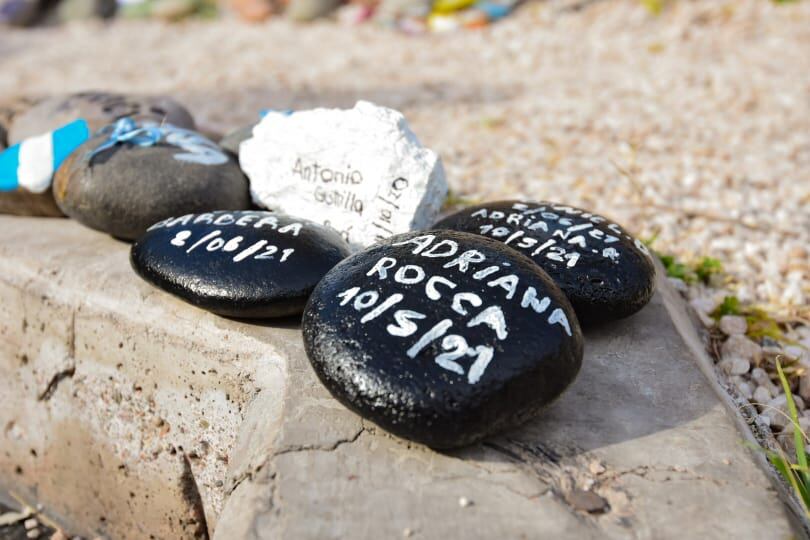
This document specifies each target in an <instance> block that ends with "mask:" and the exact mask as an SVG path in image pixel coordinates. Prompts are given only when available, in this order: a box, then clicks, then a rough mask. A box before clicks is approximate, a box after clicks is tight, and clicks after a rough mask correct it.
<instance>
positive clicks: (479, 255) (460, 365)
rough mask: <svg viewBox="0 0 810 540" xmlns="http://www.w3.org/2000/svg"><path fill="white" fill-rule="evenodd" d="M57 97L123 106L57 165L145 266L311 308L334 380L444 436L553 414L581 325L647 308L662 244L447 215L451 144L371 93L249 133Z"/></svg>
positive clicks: (579, 219) (218, 305)
mask: <svg viewBox="0 0 810 540" xmlns="http://www.w3.org/2000/svg"><path fill="white" fill-rule="evenodd" d="M39 107H41V108H42V109H43V110H44V111H45V112H41V113H36V111H34V112H29V113H28V114H27V115H26V116H24V117H22V118H23V119H25V118H26V117H28V118H38V117H42V118H46V119H49V118H51V117H52V116H57V115H58V114H61V113H62V111H64V110H66V109H70V107H73V108H74V109H78V110H79V112H78V113H74V114H70V113H65V114H64V117H60V121H62V120H65V119H66V118H67V117H69V116H75V115H80V116H81V117H83V118H85V119H87V118H91V119H92V120H91V121H88V124H91V126H92V127H93V129H94V130H95V129H96V128H97V127H98V126H97V125H95V124H96V116H95V115H97V113H98V115H99V116H100V117H102V118H103V120H104V121H107V122H109V121H117V122H116V124H114V125H108V126H107V127H103V128H102V129H100V130H98V131H95V134H94V135H93V136H91V137H90V138H89V139H88V140H87V141H86V142H85V143H83V144H82V145H81V146H79V147H78V148H77V149H76V150H75V151H74V152H73V153H71V154H70V155H69V157H68V158H67V159H66V160H65V161H64V163H62V164H61V165H60V166H59V168H58V170H57V171H56V174H55V178H54V182H53V190H52V194H53V198H54V201H55V203H56V205H57V207H58V208H59V210H61V211H62V212H64V214H66V215H68V216H70V217H72V218H74V219H76V220H78V221H80V222H81V223H83V224H85V225H87V226H89V227H91V228H94V229H97V230H100V231H103V232H106V233H108V234H110V235H113V236H115V237H117V238H120V239H125V240H134V241H135V242H134V243H133V245H132V247H131V252H130V253H131V263H132V266H133V268H134V270H135V271H136V272H137V273H138V274H139V275H140V276H141V277H142V278H144V279H145V280H146V281H148V282H149V283H151V284H153V285H155V286H156V287H159V288H160V289H163V290H164V291H166V292H167V293H170V294H172V295H174V296H176V297H177V298H179V299H181V300H183V301H185V302H188V303H190V304H192V305H194V306H197V307H199V308H202V309H205V310H208V311H211V312H213V313H216V314H219V315H222V316H226V317H235V318H277V317H290V316H302V331H303V338H304V345H305V348H306V352H307V354H308V356H309V359H310V361H311V364H312V367H313V369H314V371H315V372H316V374H317V375H318V377H319V378H320V380H321V381H322V382H323V384H324V385H325V386H326V387H327V388H328V389H329V391H330V392H331V393H332V394H333V395H334V396H335V398H336V399H338V400H339V401H340V402H342V403H343V404H344V405H345V406H347V407H349V408H350V409H352V410H354V411H356V412H357V413H359V414H360V415H362V416H364V417H366V418H368V419H370V420H372V421H373V422H375V423H376V424H378V425H379V426H381V427H383V428H384V429H386V430H388V431H390V432H392V433H394V434H397V435H399V436H402V437H405V438H408V439H411V440H414V441H418V442H421V443H424V444H427V445H429V446H432V447H436V448H448V447H455V446H460V445H464V444H468V443H471V442H473V441H476V440H479V439H481V438H483V437H485V436H487V435H489V434H491V433H493V432H496V431H500V430H503V429H506V428H509V427H512V426H515V425H517V424H519V423H521V422H523V421H525V420H526V419H527V418H530V417H532V416H534V415H536V414H537V413H538V411H540V410H541V409H542V408H543V407H545V406H546V405H548V404H549V403H550V402H552V401H553V400H554V399H556V398H557V397H558V396H559V395H560V394H561V393H562V392H563V391H564V390H565V389H566V388H567V387H568V386H569V385H570V384H571V383H572V382H573V381H574V379H575V378H576V376H577V373H578V372H579V369H580V365H581V362H582V356H583V346H584V343H583V341H584V340H583V335H582V330H581V326H580V325H581V324H582V325H592V324H600V323H604V322H607V321H612V320H616V319H620V318H622V317H627V316H630V315H632V314H633V313H635V312H637V311H638V310H639V309H641V308H642V307H643V306H644V305H645V304H646V303H647V302H648V301H649V300H650V298H651V296H652V294H653V290H654V276H655V271H654V267H653V265H652V262H651V260H650V257H649V253H647V250H646V248H645V247H644V246H643V245H642V244H641V243H640V242H638V241H637V240H635V239H634V238H633V237H632V236H631V235H629V234H628V233H627V232H626V231H625V230H624V229H622V228H621V227H620V226H619V225H617V224H615V223H612V222H610V221H609V220H607V219H606V218H604V217H602V216H599V215H596V214H593V213H591V212H588V211H586V210H582V209H578V208H574V207H571V206H567V205H562V204H557V203H553V202H528V201H500V202H492V203H487V204H484V205H481V206H478V207H474V208H468V209H465V210H462V211H460V212H458V213H456V214H453V215H451V216H447V217H445V218H444V219H442V220H440V221H438V222H436V218H437V215H438V212H439V209H440V207H441V204H442V202H443V200H444V198H445V196H446V193H447V184H446V181H445V178H444V169H443V167H442V164H441V160H440V159H439V158H438V156H437V155H436V154H435V153H434V152H432V151H430V150H428V149H426V148H424V147H423V146H422V145H421V144H420V143H419V141H418V140H417V139H416V137H415V135H414V134H413V133H412V132H411V131H410V129H409V128H408V126H407V124H406V123H405V120H404V118H403V117H402V115H401V114H399V113H397V112H396V111H391V110H389V109H384V108H381V107H376V106H374V105H372V104H370V103H365V102H361V103H358V105H357V106H356V107H355V108H354V109H351V110H347V111H338V110H322V109H319V110H314V111H308V112H300V113H294V114H289V113H274V112H270V113H267V114H265V115H264V116H263V118H262V119H261V120H260V122H259V123H258V124H257V125H256V126H255V127H254V128H253V129H252V130H251V136H250V137H248V138H245V139H244V140H236V141H231V144H232V146H231V152H229V151H227V150H224V149H223V148H222V147H221V146H219V145H217V144H215V143H213V142H211V141H209V140H208V139H206V138H205V137H203V136H202V135H200V134H199V133H196V132H195V131H193V129H192V127H193V120H191V118H190V116H187V114H186V115H184V114H183V113H182V111H181V110H179V109H175V110H170V109H171V108H170V107H168V106H163V107H161V108H158V107H157V106H155V105H152V104H150V105H147V104H146V102H130V101H129V100H127V99H113V98H104V99H101V98H99V97H98V95H96V94H83V95H79V96H74V97H72V98H71V99H70V100H68V101H67V102H66V104H65V103H63V105H58V104H57V103H56V102H45V103H43V104H41V105H40V106H39ZM94 107H95V108H94ZM99 107H101V109H100V112H99V109H98V108H99ZM71 110H72V109H71ZM46 113H47V114H46ZM104 114H107V116H106V117H104ZM152 114H155V115H159V116H161V119H160V120H161V121H160V122H159V123H155V122H150V120H151V118H149V117H148V116H149V115H152ZM121 115H123V118H125V119H130V120H131V121H132V122H130V120H124V121H122V120H121V118H122V116H121ZM133 115H135V116H136V118H133V117H132V116H133ZM140 115H146V116H147V118H140V117H138V116H140ZM170 116H171V117H173V119H175V122H176V123H177V124H181V125H185V127H181V126H179V125H175V124H172V123H167V122H165V121H164V120H165V119H166V118H167V117H170ZM98 123H102V122H98ZM47 127H49V128H50V127H51V126H50V125H48V126H47ZM31 129H32V128H26V124H25V122H23V124H22V125H21V126H18V125H17V124H16V122H15V124H14V125H12V133H14V132H18V133H19V132H22V133H30V132H31V131H30V130H31ZM26 130H28V131H26ZM34 131H35V130H34ZM234 154H238V158H239V163H237V162H236V161H235V160H234ZM251 196H252V199H253V200H252V201H251ZM2 197H3V195H2V194H0V200H1V199H2ZM251 203H255V204H256V205H259V206H261V207H264V208H268V209H269V210H270V211H265V210H256V209H253V208H251Z"/></svg>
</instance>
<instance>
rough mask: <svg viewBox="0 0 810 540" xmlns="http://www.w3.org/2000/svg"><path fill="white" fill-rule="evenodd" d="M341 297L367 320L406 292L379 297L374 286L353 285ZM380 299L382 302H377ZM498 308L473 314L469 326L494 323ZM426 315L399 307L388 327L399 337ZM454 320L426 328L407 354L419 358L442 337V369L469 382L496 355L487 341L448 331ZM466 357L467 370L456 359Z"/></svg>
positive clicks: (501, 333)
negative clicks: (469, 360)
mask: <svg viewBox="0 0 810 540" xmlns="http://www.w3.org/2000/svg"><path fill="white" fill-rule="evenodd" d="M337 296H338V298H340V299H341V301H340V305H341V306H346V305H348V304H349V303H350V302H351V306H352V307H353V308H354V309H355V311H358V312H364V311H365V313H364V315H363V317H362V318H361V319H360V323H361V324H366V323H368V322H370V321H372V320H374V319H376V318H377V317H379V316H380V315H382V314H383V313H385V312H386V311H388V310H389V309H390V308H392V307H393V306H395V305H396V304H398V303H400V302H401V301H402V300H403V299H404V296H403V295H402V294H400V293H394V294H392V295H390V296H389V297H388V298H386V299H384V300H382V301H381V302H380V301H379V300H380V294H379V293H378V292H377V291H375V290H367V291H361V290H360V287H352V288H350V289H347V290H345V291H343V292H341V293H340V294H338V295H337ZM378 302H379V303H378ZM496 310H497V313H500V308H499V307H497V306H492V307H490V308H487V309H485V310H484V311H483V312H481V313H480V314H479V315H478V316H477V317H474V318H473V319H472V320H470V322H469V323H468V324H467V327H473V326H477V325H479V324H488V325H492V316H493V313H494V312H495V311H496ZM426 317H427V315H425V314H424V313H420V312H418V311H412V310H408V309H400V310H396V311H395V312H394V313H393V318H394V323H395V324H389V325H388V326H386V331H387V332H388V333H389V334H390V335H392V336H397V337H403V338H404V337H408V336H411V335H413V334H414V333H416V332H417V330H418V326H417V323H415V322H414V321H418V320H421V319H425V318H426ZM452 326H453V321H452V320H450V319H442V320H441V321H439V322H438V323H436V324H435V325H433V326H432V327H431V328H430V329H429V330H427V332H425V333H424V334H422V335H421V337H419V339H418V340H416V342H415V343H413V345H411V347H409V348H408V350H407V351H405V354H406V355H407V356H408V358H411V359H413V358H416V356H417V355H418V354H419V353H421V352H422V351H423V350H424V349H425V348H427V347H428V346H429V345H430V344H431V343H433V342H434V341H437V340H439V339H441V342H440V344H441V348H442V350H443V351H444V352H442V353H441V354H439V355H437V356H436V358H435V359H434V361H435V362H436V364H438V365H439V366H440V367H442V368H443V369H446V370H448V371H452V372H453V373H457V374H459V375H461V376H465V375H466V378H467V382H468V383H469V384H475V383H477V382H478V381H479V380H480V379H481V376H482V375H483V374H484V371H486V369H487V366H488V365H489V363H490V362H491V361H492V357H493V356H494V349H493V348H492V347H490V346H487V345H478V346H471V345H469V344H468V343H467V340H466V339H465V338H464V337H463V336H460V335H458V334H448V333H447V332H448V331H449V330H450V329H451V328H452ZM501 328H502V327H501V326H500V325H498V330H497V333H498V334H499V335H498V337H499V339H505V337H506V331H505V327H503V328H504V329H503V330H501ZM465 358H473V359H474V360H473V362H472V364H471V365H470V368H469V370H467V371H465V369H464V367H463V366H462V365H461V364H460V363H459V362H458V361H457V360H462V359H465Z"/></svg>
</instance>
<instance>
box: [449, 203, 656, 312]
mask: <svg viewBox="0 0 810 540" xmlns="http://www.w3.org/2000/svg"><path fill="white" fill-rule="evenodd" d="M435 227H437V228H447V229H453V230H458V231H465V232H470V233H475V234H480V235H482V236H486V237H488V238H494V239H496V240H499V241H501V242H503V243H504V244H506V245H508V246H509V247H511V248H513V249H515V250H517V251H520V252H521V253H524V254H526V255H527V256H529V257H531V258H532V260H533V261H534V262H535V263H536V264H537V265H538V266H540V267H541V268H542V269H543V270H545V271H546V272H548V274H549V275H550V276H551V278H552V279H553V280H554V282H555V283H556V284H557V285H558V286H559V287H560V288H561V289H562V290H563V292H564V293H565V295H566V296H567V297H568V299H569V300H570V301H571V303H572V304H573V306H574V310H576V312H577V317H578V318H579V320H580V321H581V322H582V323H583V324H590V323H597V322H604V321H610V320H614V319H620V318H622V317H627V316H628V315H632V314H633V313H635V312H637V311H638V310H640V309H641V308H642V307H644V305H645V304H647V302H649V301H650V298H651V297H652V294H653V290H654V282H655V268H654V267H653V264H652V259H651V258H650V254H649V251H648V249H647V247H646V246H645V245H644V244H642V243H641V242H640V241H638V240H637V239H635V238H633V237H632V236H630V233H628V232H627V231H625V230H624V229H623V228H622V227H620V226H619V225H617V224H616V223H612V222H611V221H609V220H608V219H607V218H604V217H602V216H599V215H596V214H593V213H591V212H588V211H587V210H583V209H580V208H574V207H571V206H567V205H563V204H560V203H554V202H545V201H543V202H527V201H497V202H495V201H493V202H488V203H484V204H481V205H478V206H474V207H472V208H465V209H464V210H461V211H459V212H457V213H455V214H453V215H451V216H448V217H446V218H444V219H442V220H441V221H439V222H438V223H437V224H436V225H435Z"/></svg>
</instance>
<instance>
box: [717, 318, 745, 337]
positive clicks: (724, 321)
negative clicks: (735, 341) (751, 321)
mask: <svg viewBox="0 0 810 540" xmlns="http://www.w3.org/2000/svg"><path fill="white" fill-rule="evenodd" d="M720 330H722V331H723V333H724V334H726V335H728V336H742V335H745V332H746V331H747V330H748V323H747V322H746V321H745V317H740V316H739V315H723V316H722V317H721V318H720Z"/></svg>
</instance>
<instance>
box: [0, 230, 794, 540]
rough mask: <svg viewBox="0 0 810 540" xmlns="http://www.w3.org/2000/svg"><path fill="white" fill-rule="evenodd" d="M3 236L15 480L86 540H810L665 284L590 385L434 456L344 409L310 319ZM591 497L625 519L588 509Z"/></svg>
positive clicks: (98, 237)
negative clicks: (243, 308) (259, 311)
mask: <svg viewBox="0 0 810 540" xmlns="http://www.w3.org/2000/svg"><path fill="white" fill-rule="evenodd" d="M0 230H2V231H3V233H4V236H3V240H2V241H0V276H2V279H0V369H1V370H2V373H3V374H4V376H3V377H0V395H2V396H3V407H2V408H0V426H2V428H3V431H2V437H3V439H2V448H3V452H0V486H3V487H13V488H14V489H13V491H15V492H16V493H18V494H20V495H21V496H23V497H26V498H29V499H30V500H34V494H36V498H38V500H40V501H41V502H43V503H44V504H45V505H46V507H47V508H50V509H52V510H53V512H54V514H55V517H56V518H57V520H58V521H59V522H60V523H64V524H70V525H72V526H71V527H68V529H69V530H71V531H76V532H77V533H80V534H83V535H84V536H87V537H93V536H95V535H96V534H99V535H104V536H105V537H108V538H124V539H126V538H145V537H149V535H150V534H152V535H154V536H155V537H158V538H193V537H195V536H196V535H199V536H202V535H204V534H205V533H206V530H207V531H208V532H210V533H211V534H213V535H214V537H215V538H219V539H227V540H231V539H235V540H239V539H243V538H274V539H276V538H279V539H286V538H290V539H299V538H300V539H308V538H353V539H365V538H373V539H379V538H400V537H402V536H403V535H404V532H405V531H406V530H407V531H410V534H411V535H412V537H414V538H461V537H468V538H517V537H521V536H522V537H526V538H560V539H563V540H565V539H580V538H584V539H591V538H593V539H596V538H600V539H601V538H627V537H637V538H672V537H680V538H700V537H711V538H739V539H748V538H750V539H759V538H786V537H789V536H791V534H797V535H799V534H801V535H803V534H805V533H804V529H801V530H798V531H796V532H795V533H791V530H790V527H789V523H790V517H789V516H793V517H795V516H799V515H800V514H801V511H800V510H798V507H796V506H791V507H790V508H791V509H792V510H791V511H789V512H786V511H785V509H784V508H783V506H782V505H781V503H780V502H779V499H778V497H776V496H775V494H774V491H773V490H772V489H770V488H771V486H772V485H773V486H775V487H776V488H777V489H778V490H779V492H780V493H782V494H785V493H787V491H786V490H785V489H784V488H783V485H782V484H780V483H774V484H771V483H769V481H768V476H767V475H766V474H764V473H763V469H761V468H760V467H758V466H757V465H758V464H759V465H762V466H764V463H765V460H764V457H763V456H762V455H761V454H760V453H752V452H750V451H749V450H748V447H747V445H746V444H741V443H740V438H741V432H738V431H737V430H738V429H742V428H744V426H745V423H744V421H743V420H742V419H741V418H740V417H738V416H736V412H735V411H736V410H737V408H736V404H735V403H732V402H730V401H729V398H728V396H727V395H726V394H724V393H722V390H721V389H720V388H719V387H718V385H717V384H716V382H715V380H714V379H713V378H711V379H707V378H706V377H707V376H709V377H713V366H712V365H711V361H710V360H709V358H708V356H707V355H706V354H705V352H704V351H703V349H702V347H703V346H702V343H701V341H700V338H699V337H698V335H697V334H696V333H695V331H694V328H693V326H692V323H691V322H690V320H689V319H688V317H687V315H686V312H685V311H684V309H683V304H682V302H681V301H680V299H679V298H678V297H677V295H676V293H674V291H672V290H671V289H670V288H669V287H667V286H666V284H665V283H664V282H663V279H661V281H660V282H659V290H658V292H657V293H656V294H655V295H654V297H653V299H652V301H651V302H650V304H649V305H648V306H647V307H645V308H644V309H643V310H641V311H640V312H639V313H637V314H636V315H634V316H632V317H630V318H628V319H626V320H624V321H622V322H621V323H616V324H609V325H606V326H604V327H602V328H598V329H593V330H591V331H588V332H586V341H587V347H586V352H585V359H584V362H583V368H582V372H581V373H580V376H579V378H578V379H577V380H576V381H575V382H574V384H573V385H572V386H571V388H570V389H569V391H568V392H567V393H565V394H564V395H563V396H562V397H561V398H560V399H559V400H558V401H557V402H555V403H554V404H552V405H551V406H550V407H549V408H548V410H547V411H546V412H545V413H544V414H541V415H540V416H539V417H538V418H536V419H534V420H533V421H531V422H530V423H528V424H526V425H524V426H522V427H520V428H518V429H515V430H513V431H512V432H509V433H506V434H503V435H501V436H498V437H495V438H492V439H489V440H486V441H485V442H483V443H481V444H477V445H475V446H472V447H469V448H465V449H463V450H459V451H455V452H451V453H439V452H433V451H430V450H427V449H426V448H424V447H422V446H419V445H413V444H407V443H404V442H402V441H401V440H399V439H396V438H393V437H389V436H387V435H386V434H385V433H383V432H381V431H380V430H375V429H373V428H372V427H371V426H369V425H367V424H365V423H364V422H363V421H362V420H360V418H359V417H357V416H356V415H354V414H352V413H350V412H349V411H347V410H346V409H345V408H343V407H342V406H340V405H339V404H338V403H337V402H336V401H335V400H333V399H332V398H330V397H329V394H328V393H327V391H326V389H325V388H323V387H322V386H321V385H320V384H319V383H318V381H317V379H316V378H315V375H314V374H313V373H312V371H311V369H310V368H309V365H308V362H307V360H306V358H305V356H304V352H303V345H302V340H301V334H300V331H299V329H298V326H297V324H296V323H294V322H290V323H287V324H282V325H278V326H267V325H254V324H243V323H239V322H235V321H232V320H228V319H223V318H221V317H217V316H214V315H211V314H209V313H206V312H203V311H200V310H196V309H194V308H191V307H189V306H187V305H185V304H184V303H183V302H181V301H179V300H176V299H174V298H173V297H171V296H170V295H167V294H165V293H163V292H161V291H159V290H157V289H154V288H153V287H150V286H149V285H148V284H146V283H143V282H142V281H141V280H140V279H138V278H137V276H135V274H134V273H133V272H132V271H131V270H130V268H129V265H128V261H127V258H128V246H126V245H124V244H122V243H120V242H115V241H114V240H112V239H110V238H109V237H108V236H106V235H103V234H99V233H96V232H94V231H91V230H89V229H85V228H82V227H80V226H79V225H78V224H76V223H73V222H66V221H58V220H44V219H33V218H12V217H2V216H0ZM659 275H663V272H659ZM742 438H744V439H745V440H747V441H751V439H750V434H749V433H748V432H747V431H744V432H742ZM32 450H34V452H32ZM594 461H596V462H598V463H599V464H600V467H591V464H592V463H593V462H594ZM66 486H70V496H69V497H66V496H65V493H66V492H65V489H66ZM577 489H580V490H584V491H592V492H593V493H595V494H596V495H598V496H599V497H601V498H602V499H604V500H605V501H607V503H608V505H609V509H607V510H606V511H605V512H604V513H603V514H589V513H587V512H584V511H581V510H577V509H576V508H574V507H572V505H571V504H570V503H569V497H570V495H571V494H572V493H574V492H575V490H577ZM460 497H466V498H467V499H468V500H470V501H473V503H474V504H472V505H470V506H467V507H464V508H462V507H461V506H459V503H458V501H459V498H460ZM102 516H103V517H104V521H103V522H102V521H101V520H100V518H101V517H102ZM797 519H798V518H797ZM797 523H798V522H797Z"/></svg>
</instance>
